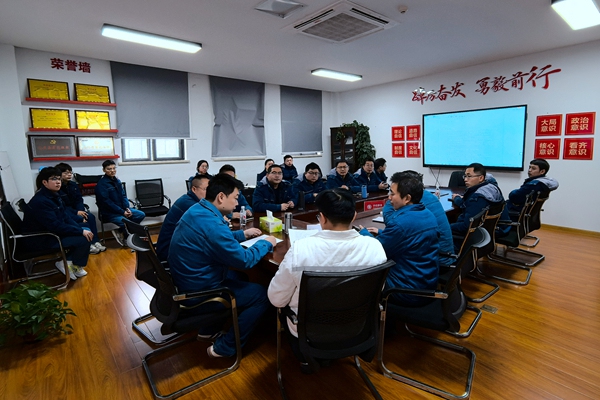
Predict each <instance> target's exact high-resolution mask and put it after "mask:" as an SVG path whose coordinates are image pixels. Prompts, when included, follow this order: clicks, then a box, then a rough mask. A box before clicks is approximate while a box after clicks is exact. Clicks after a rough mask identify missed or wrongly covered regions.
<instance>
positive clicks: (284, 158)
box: [283, 154, 294, 162]
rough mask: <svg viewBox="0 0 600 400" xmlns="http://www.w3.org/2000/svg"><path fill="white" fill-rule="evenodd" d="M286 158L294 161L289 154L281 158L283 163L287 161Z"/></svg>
mask: <svg viewBox="0 0 600 400" xmlns="http://www.w3.org/2000/svg"><path fill="white" fill-rule="evenodd" d="M288 158H291V159H292V160H293V159H294V157H292V156H291V155H289V154H286V155H285V156H283V162H285V160H287V159H288Z"/></svg>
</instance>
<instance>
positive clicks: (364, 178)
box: [354, 157, 388, 193]
mask: <svg viewBox="0 0 600 400" xmlns="http://www.w3.org/2000/svg"><path fill="white" fill-rule="evenodd" d="M354 179H356V182H358V184H359V185H361V186H362V185H366V186H367V192H368V193H373V192H379V191H381V190H386V189H387V188H388V184H387V182H385V181H384V182H382V181H381V179H379V177H378V176H377V174H376V173H375V161H374V160H373V158H372V157H367V158H365V162H364V164H363V166H362V167H361V169H360V170H359V171H358V173H356V174H355V175H354Z"/></svg>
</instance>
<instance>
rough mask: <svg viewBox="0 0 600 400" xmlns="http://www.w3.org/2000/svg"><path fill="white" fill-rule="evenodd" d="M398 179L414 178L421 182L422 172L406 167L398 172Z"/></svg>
mask: <svg viewBox="0 0 600 400" xmlns="http://www.w3.org/2000/svg"><path fill="white" fill-rule="evenodd" d="M398 174H399V176H400V179H408V178H415V179H418V180H419V181H421V183H423V174H420V173H418V172H417V171H413V170H412V169H407V170H406V171H402V172H398Z"/></svg>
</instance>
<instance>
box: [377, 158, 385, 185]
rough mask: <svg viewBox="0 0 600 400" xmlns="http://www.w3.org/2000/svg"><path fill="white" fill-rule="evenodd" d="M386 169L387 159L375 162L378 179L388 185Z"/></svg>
mask: <svg viewBox="0 0 600 400" xmlns="http://www.w3.org/2000/svg"><path fill="white" fill-rule="evenodd" d="M386 168H387V161H386V160H385V158H378V159H377V160H375V174H377V177H378V178H379V180H380V181H381V182H386V183H387V180H388V178H387V176H386V174H385V169H386Z"/></svg>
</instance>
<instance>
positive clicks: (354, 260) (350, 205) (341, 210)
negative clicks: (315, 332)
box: [268, 188, 387, 372]
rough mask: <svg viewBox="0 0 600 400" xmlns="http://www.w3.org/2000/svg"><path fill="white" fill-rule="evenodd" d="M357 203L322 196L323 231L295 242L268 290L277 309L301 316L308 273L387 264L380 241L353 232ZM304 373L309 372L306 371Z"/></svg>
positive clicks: (340, 195)
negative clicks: (304, 276) (303, 285)
mask: <svg viewBox="0 0 600 400" xmlns="http://www.w3.org/2000/svg"><path fill="white" fill-rule="evenodd" d="M354 203H355V202H354V197H353V196H352V193H350V191H348V190H344V189H339V188H336V189H329V190H325V191H323V192H321V193H319V195H318V196H317V198H316V200H315V205H316V206H317V209H318V210H319V214H318V216H317V218H318V219H319V223H320V224H321V228H322V229H323V230H322V231H321V232H318V233H317V234H315V235H313V236H311V237H308V238H304V239H301V240H298V241H296V242H294V244H293V245H292V247H291V248H290V250H289V251H288V252H287V254H286V255H285V258H284V259H283V261H282V262H281V264H280V265H279V270H278V271H277V273H276V274H275V276H274V277H273V280H271V283H270V285H269V289H268V296H269V300H270V301H271V303H272V304H273V305H274V306H275V307H285V306H287V305H288V304H289V306H290V308H291V309H292V310H293V311H294V312H296V313H297V312H298V299H299V291H300V280H301V279H302V272H303V271H304V270H310V271H324V272H327V271H331V272H341V271H355V270H361V269H366V268H370V267H373V266H375V265H379V264H381V263H384V262H385V261H386V260H387V257H386V254H385V250H384V249H383V246H382V245H381V243H379V241H378V240H376V239H375V238H372V237H367V236H361V235H359V234H358V232H356V231H355V230H354V229H352V222H353V221H354V219H355V218H356V211H355V204H354ZM287 322H288V323H287V326H288V330H289V333H290V335H288V336H289V337H290V344H291V345H292V350H293V351H294V354H295V355H296V357H298V358H299V359H300V361H301V363H302V364H303V365H305V363H304V358H303V357H302V355H301V353H300V351H299V349H298V344H297V342H298V339H297V337H298V333H297V330H296V326H295V325H293V324H292V323H291V321H287ZM292 335H293V336H292ZM302 371H303V372H306V371H305V368H302Z"/></svg>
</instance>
